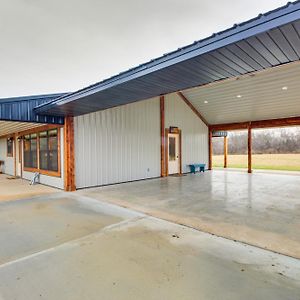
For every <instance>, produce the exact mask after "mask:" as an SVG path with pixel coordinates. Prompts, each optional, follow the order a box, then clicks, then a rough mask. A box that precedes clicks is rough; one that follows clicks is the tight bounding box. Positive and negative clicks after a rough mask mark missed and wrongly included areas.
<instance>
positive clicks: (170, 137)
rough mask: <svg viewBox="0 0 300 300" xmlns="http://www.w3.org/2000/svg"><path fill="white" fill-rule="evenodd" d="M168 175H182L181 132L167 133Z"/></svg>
mask: <svg viewBox="0 0 300 300" xmlns="http://www.w3.org/2000/svg"><path fill="white" fill-rule="evenodd" d="M166 146H167V149H166V150H167V151H166V153H167V175H173V174H181V131H180V130H177V131H176V132H170V131H169V130H168V132H167V145H166Z"/></svg>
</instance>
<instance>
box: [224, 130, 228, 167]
mask: <svg viewBox="0 0 300 300" xmlns="http://www.w3.org/2000/svg"><path fill="white" fill-rule="evenodd" d="M227 156H228V140H227V136H224V168H225V169H226V168H227Z"/></svg>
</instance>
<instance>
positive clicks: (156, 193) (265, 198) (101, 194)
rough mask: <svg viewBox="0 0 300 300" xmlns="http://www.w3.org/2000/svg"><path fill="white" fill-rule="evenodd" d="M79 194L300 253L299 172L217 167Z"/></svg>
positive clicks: (288, 252)
mask: <svg viewBox="0 0 300 300" xmlns="http://www.w3.org/2000/svg"><path fill="white" fill-rule="evenodd" d="M77 193H79V194H83V195H86V196H89V197H92V198H95V199H98V200H101V201H106V202H110V203H114V204H117V205H120V206H123V207H128V208H131V209H134V210H137V211H140V212H143V213H146V214H149V215H151V216H155V217H159V218H162V219H165V220H168V221H173V222H176V223H179V224H184V225H186V226H188V227H192V228H195V229H198V230H201V231H205V232H208V233H211V234H214V235H218V236H222V237H225V238H228V239H231V240H235V241H240V242H244V243H247V244H251V245H255V246H258V247H261V248H264V249H269V250H271V251H274V252H279V253H282V254H285V255H288V256H292V257H296V258H300V233H299V227H300V198H299V195H300V176H299V175H287V174H280V173H270V172H269V173H263V172H257V173H253V174H248V173H245V172H244V173H242V172H238V171H229V170H227V171H226V170H224V171H223V170H215V171H213V172H205V173H204V174H203V173H202V174H197V175H186V176H182V177H168V178H163V179H153V180H145V181H139V182H132V183H126V184H120V185H113V186H106V187H102V188H94V189H87V190H81V191H78V192H77Z"/></svg>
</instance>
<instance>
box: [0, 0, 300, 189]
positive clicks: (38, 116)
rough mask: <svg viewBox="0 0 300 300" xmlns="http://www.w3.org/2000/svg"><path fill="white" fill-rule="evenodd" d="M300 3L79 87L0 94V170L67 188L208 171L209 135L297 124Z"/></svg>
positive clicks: (299, 110)
mask: <svg viewBox="0 0 300 300" xmlns="http://www.w3.org/2000/svg"><path fill="white" fill-rule="evenodd" d="M299 60H300V1H295V2H292V3H288V4H287V5H286V6H284V7H280V8H278V9H275V10H273V11H270V12H268V13H266V14H261V15H259V16H258V17H256V18H254V19H252V20H249V21H247V22H244V23H241V24H236V25H234V26H233V27H232V28H229V29H227V30H224V31H222V32H219V33H216V34H213V35H212V36H210V37H208V38H206V39H203V40H201V41H197V42H195V43H193V44H192V45H188V46H186V47H183V48H180V49H178V50H176V51H174V52H171V53H168V54H166V55H164V56H162V57H160V58H157V59H154V60H152V61H150V62H148V63H145V64H142V65H140V66H138V67H136V68H133V69H131V70H128V71H126V72H123V73H120V74H118V75H116V76H114V77H112V78H109V79H107V80H104V81H102V82H100V83H97V84H94V85H92V86H89V87H87V88H84V89H81V90H79V91H76V92H73V93H67V94H60V95H48V96H47V95H46V96H34V97H28V98H23V99H22V98H21V99H3V100H0V120H1V121H0V161H3V162H4V168H5V172H6V173H8V174H12V175H15V176H21V177H24V178H27V179H28V178H30V177H31V176H32V174H33V173H35V172H38V173H39V174H40V180H41V182H42V183H45V184H49V185H53V186H56V187H59V188H65V189H66V190H74V189H75V188H84V187H90V186H98V185H106V184H114V183H119V182H127V181H132V180H140V179H146V178H153V177H159V176H168V175H170V174H181V173H186V172H189V171H190V169H189V167H188V165H189V164H194V163H202V164H206V166H207V168H208V169H211V157H212V144H211V140H212V136H213V132H217V131H226V130H232V129H247V130H248V133H249V135H248V154H249V155H248V171H249V172H251V170H252V167H251V130H252V129H253V128H263V127H274V126H291V125H300V101H299V94H300V87H299V84H298V83H299V81H300V63H299Z"/></svg>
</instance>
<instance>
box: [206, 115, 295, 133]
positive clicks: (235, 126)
mask: <svg viewBox="0 0 300 300" xmlns="http://www.w3.org/2000/svg"><path fill="white" fill-rule="evenodd" d="M288 126H300V116H299V117H291V118H283V119H272V120H261V121H253V122H241V123H228V124H216V125H211V126H210V127H209V128H210V130H213V131H218V130H243V129H247V128H249V127H251V128H253V129H260V128H273V127H288Z"/></svg>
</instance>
